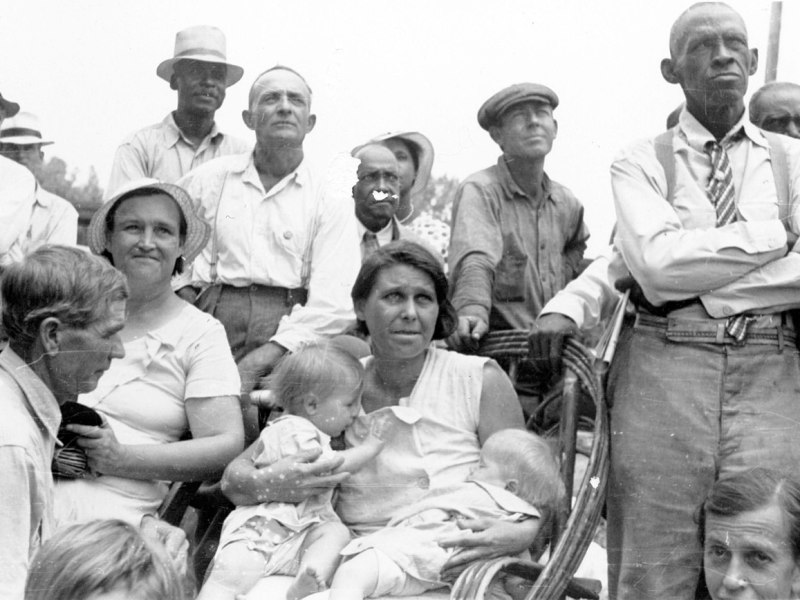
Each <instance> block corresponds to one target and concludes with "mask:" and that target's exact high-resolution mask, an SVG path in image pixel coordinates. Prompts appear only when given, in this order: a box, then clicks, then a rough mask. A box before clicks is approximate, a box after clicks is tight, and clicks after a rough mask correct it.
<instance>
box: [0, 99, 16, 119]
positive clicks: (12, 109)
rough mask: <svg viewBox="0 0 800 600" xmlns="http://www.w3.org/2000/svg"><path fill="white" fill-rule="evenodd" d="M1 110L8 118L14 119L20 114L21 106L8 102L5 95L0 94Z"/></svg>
mask: <svg viewBox="0 0 800 600" xmlns="http://www.w3.org/2000/svg"><path fill="white" fill-rule="evenodd" d="M0 110H2V111H3V113H4V114H5V116H6V117H13V116H14V115H15V114H17V113H18V112H19V104H17V103H16V102H11V100H6V99H5V98H3V94H0ZM0 118H2V117H0Z"/></svg>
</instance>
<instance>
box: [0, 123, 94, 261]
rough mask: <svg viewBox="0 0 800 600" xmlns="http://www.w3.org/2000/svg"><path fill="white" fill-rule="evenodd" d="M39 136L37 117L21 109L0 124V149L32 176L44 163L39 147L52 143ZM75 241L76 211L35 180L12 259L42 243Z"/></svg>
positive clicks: (38, 171) (76, 234) (10, 250)
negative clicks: (24, 227) (28, 212)
mask: <svg viewBox="0 0 800 600" xmlns="http://www.w3.org/2000/svg"><path fill="white" fill-rule="evenodd" d="M52 143H53V142H50V141H48V140H45V139H44V138H43V137H42V132H41V127H40V125H39V119H38V118H37V117H36V115H34V114H32V113H29V112H21V113H18V114H17V115H16V116H14V117H12V118H10V119H6V120H4V121H3V123H2V125H1V126H0V152H2V154H3V155H4V156H7V157H8V158H10V159H11V160H13V161H15V162H17V163H19V164H21V165H23V166H25V167H27V168H28V170H29V171H30V172H31V173H32V174H33V175H34V177H36V176H37V175H38V174H39V173H41V170H42V166H43V163H44V153H43V152H42V146H47V145H49V144H52ZM77 241H78V211H77V210H75V207H74V206H73V205H72V204H71V203H70V202H69V201H68V200H65V199H64V198H61V197H60V196H56V195H55V194H51V193H50V192H48V191H47V190H45V189H44V188H43V187H42V186H41V185H40V184H39V183H38V182H37V184H36V202H35V204H34V205H33V211H32V212H31V215H30V221H29V222H28V230H27V232H26V233H25V234H24V235H22V236H20V237H19V238H18V239H17V242H16V243H15V244H14V245H13V246H12V247H11V248H10V249H9V258H10V259H11V260H12V261H15V260H20V259H21V258H22V257H23V256H25V255H26V254H28V253H30V252H33V251H34V250H36V248H38V247H39V246H42V245H43V244H64V245H67V246H74V245H75V244H76V243H77Z"/></svg>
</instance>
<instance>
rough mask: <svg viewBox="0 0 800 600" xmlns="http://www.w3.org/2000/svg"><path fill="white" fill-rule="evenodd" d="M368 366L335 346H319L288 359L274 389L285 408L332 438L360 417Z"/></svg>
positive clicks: (278, 371) (275, 377)
mask: <svg viewBox="0 0 800 600" xmlns="http://www.w3.org/2000/svg"><path fill="white" fill-rule="evenodd" d="M363 385H364V367H362V366H361V363H360V362H358V360H357V359H355V358H354V357H353V356H352V355H351V354H349V353H347V352H345V351H344V350H341V349H339V348H337V347H335V346H332V345H327V344H315V345H312V346H306V347H305V348H303V349H302V350H300V351H299V352H295V353H294V354H290V355H288V356H287V357H286V358H284V359H283V360H282V361H281V363H280V364H279V365H278V367H277V368H276V369H275V372H274V373H273V376H272V381H271V384H270V389H271V390H272V393H273V394H275V396H276V397H277V400H278V402H280V405H281V406H282V407H283V409H284V410H285V411H286V412H287V413H289V414H292V415H297V416H300V417H305V418H306V419H308V420H309V421H311V422H312V423H313V424H314V425H315V426H316V427H317V428H318V429H320V430H321V431H322V432H324V433H326V434H328V435H329V436H331V437H336V436H337V435H339V434H340V433H342V431H344V430H345V429H346V428H347V427H348V426H349V425H350V424H351V423H352V422H353V419H355V418H356V417H357V416H358V412H359V410H360V408H361V388H362V386H363Z"/></svg>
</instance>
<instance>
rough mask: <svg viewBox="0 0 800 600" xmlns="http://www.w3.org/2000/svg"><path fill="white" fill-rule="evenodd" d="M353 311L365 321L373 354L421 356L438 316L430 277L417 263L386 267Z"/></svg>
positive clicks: (388, 356) (399, 356)
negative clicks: (414, 264) (364, 298)
mask: <svg viewBox="0 0 800 600" xmlns="http://www.w3.org/2000/svg"><path fill="white" fill-rule="evenodd" d="M356 315H357V316H358V318H359V319H360V320H362V321H364V322H365V323H366V324H367V329H368V330H369V333H370V337H371V343H372V350H373V354H374V355H375V356H378V357H382V358H395V359H409V358H415V357H418V356H421V355H422V354H423V353H424V352H425V350H426V349H427V348H428V346H429V345H430V343H431V340H432V339H433V332H434V331H435V329H436V319H437V317H438V316H439V304H438V302H437V298H436V288H435V287H434V283H433V279H432V278H431V276H430V275H428V274H427V273H426V272H425V271H422V270H420V269H418V268H416V267H411V266H408V265H392V266H390V267H385V268H383V269H381V270H380V272H379V273H378V275H377V277H376V278H375V284H374V285H373V286H372V290H371V291H370V293H369V296H368V297H367V299H366V300H364V301H360V302H358V303H357V306H356Z"/></svg>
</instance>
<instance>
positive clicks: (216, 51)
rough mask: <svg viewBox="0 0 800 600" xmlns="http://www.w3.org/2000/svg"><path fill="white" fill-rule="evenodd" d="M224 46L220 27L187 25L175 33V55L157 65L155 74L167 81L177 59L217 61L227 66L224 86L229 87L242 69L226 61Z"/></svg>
mask: <svg viewBox="0 0 800 600" xmlns="http://www.w3.org/2000/svg"><path fill="white" fill-rule="evenodd" d="M225 46H226V44H225V34H224V33H222V31H221V30H220V29H218V28H216V27H212V26H211V25H196V26H194V27H188V28H186V29H184V30H182V31H179V32H178V33H177V34H175V56H173V57H172V58H168V59H167V60H165V61H163V62H162V63H161V64H160V65H158V68H156V75H158V76H159V77H161V79H163V80H165V81H169V80H170V79H172V74H173V73H174V72H175V63H177V62H178V61H179V60H200V61H203V62H210V63H219V64H221V65H227V67H228V73H227V76H226V78H225V87H230V86H232V85H233V84H234V83H236V82H237V81H239V80H240V79H241V78H242V74H243V73H244V69H242V67H240V66H238V65H233V64H231V63H229V62H228V59H227V54H226V51H225Z"/></svg>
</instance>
